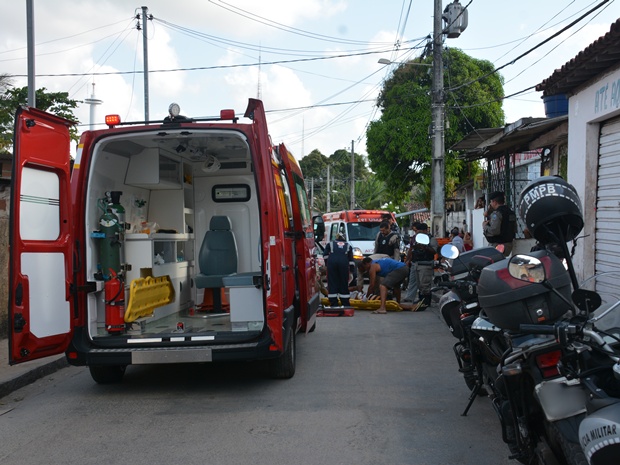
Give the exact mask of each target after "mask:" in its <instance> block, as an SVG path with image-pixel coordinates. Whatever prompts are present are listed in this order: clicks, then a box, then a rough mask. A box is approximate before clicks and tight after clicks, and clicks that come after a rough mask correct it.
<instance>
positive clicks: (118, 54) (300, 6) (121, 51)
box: [0, 0, 620, 158]
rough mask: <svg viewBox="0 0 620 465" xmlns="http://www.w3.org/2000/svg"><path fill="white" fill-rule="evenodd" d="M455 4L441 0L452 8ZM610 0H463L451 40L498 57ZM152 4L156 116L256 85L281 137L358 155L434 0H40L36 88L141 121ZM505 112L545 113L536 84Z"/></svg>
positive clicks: (558, 50)
mask: <svg viewBox="0 0 620 465" xmlns="http://www.w3.org/2000/svg"><path fill="white" fill-rule="evenodd" d="M6 3H8V2H5V4H4V5H3V14H2V16H1V17H0V30H1V31H2V33H1V34H0V73H8V74H12V75H15V76H16V77H15V78H14V79H13V82H14V84H15V85H17V86H24V85H26V82H27V81H26V77H25V75H26V73H27V60H26V56H27V55H26V6H25V3H26V2H25V1H23V2H10V4H6ZM448 3H451V2H448V1H447V0H444V1H443V7H445V6H446V5H448ZM601 3H604V2H603V0H597V1H590V0H575V1H570V0H545V1H540V0H539V1H534V0H521V1H519V2H509V1H503V0H471V1H469V0H461V4H462V5H463V6H467V7H468V10H469V25H468V28H467V30H465V32H464V33H463V34H462V35H461V37H459V38H457V39H447V40H446V42H445V46H449V47H457V48H460V49H462V50H464V51H465V52H467V53H468V54H469V55H471V56H473V57H476V58H480V59H487V60H490V61H491V62H493V63H494V65H495V66H496V67H499V66H502V65H505V64H507V63H510V62H511V61H512V60H514V59H515V58H517V57H518V56H520V55H521V54H523V53H525V52H526V51H528V50H529V49H531V48H532V47H534V46H536V45H537V44H539V43H540V42H542V41H543V40H545V39H546V38H547V37H549V36H551V35H552V34H554V33H555V32H557V31H559V30H560V29H562V28H563V27H564V26H566V25H568V24H569V23H571V22H572V21H574V20H576V19H577V18H578V17H579V16H581V15H583V14H585V13H586V12H587V11H588V10H590V9H591V8H593V7H595V6H596V5H599V4H601ZM142 5H145V6H147V7H148V13H149V14H151V15H153V18H154V19H153V21H149V22H148V25H147V36H148V39H149V40H148V49H149V69H150V70H151V71H165V72H152V73H151V74H150V78H149V81H150V93H149V100H150V117H151V119H162V118H163V117H164V116H165V115H166V111H167V108H168V105H169V103H171V102H173V101H174V102H177V103H179V104H180V106H181V108H182V112H183V114H185V115H188V116H213V115H217V114H219V110H220V109H223V108H233V109H235V111H236V112H238V113H242V112H243V111H244V110H245V107H246V105H247V99H248V98H250V97H252V98H255V97H257V96H258V94H259V88H260V97H261V98H262V100H263V101H264V102H265V107H266V109H267V110H268V112H269V113H268V118H269V124H270V132H271V136H272V139H273V141H274V142H275V143H278V142H282V141H283V142H285V143H286V144H287V145H288V146H289V149H290V150H291V151H292V152H293V153H294V154H295V155H296V156H297V157H298V158H301V156H303V155H306V154H308V153H309V152H310V151H312V150H313V149H318V150H320V151H321V152H322V153H323V154H325V155H330V154H331V153H333V152H334V151H335V150H337V149H340V148H345V149H350V147H351V143H352V141H353V142H354V144H355V150H356V152H358V153H362V154H366V147H365V128H366V126H367V125H368V123H369V122H370V121H372V120H373V119H377V118H378V117H379V116H380V114H379V113H378V112H377V109H376V107H375V106H374V99H375V98H376V96H377V93H378V91H379V90H380V88H381V83H382V81H383V80H384V79H385V78H386V77H387V76H389V73H390V72H391V70H392V66H389V65H388V66H386V65H381V64H378V63H377V61H378V60H379V59H380V58H388V59H391V60H393V61H402V60H405V59H408V58H412V57H416V56H418V55H419V54H420V53H421V51H422V48H423V46H424V44H425V37H427V36H428V35H429V34H431V33H432V24H433V17H432V15H433V0H424V1H419V0H383V1H380V2H379V1H370V0H356V1H354V0H349V1H347V0H304V1H303V2H301V1H290V0H289V1H287V0H262V1H251V0H243V1H234V0H226V1H221V0H212V1H208V0H177V1H174V2H170V1H163V0H150V1H146V2H142V3H140V4H138V3H137V4H135V5H131V4H130V3H129V2H127V1H126V0H116V1H114V0H108V1H105V0H98V1H93V0H54V1H53V2H52V1H45V0H34V7H35V42H36V43H37V46H36V54H37V61H36V73H37V74H38V75H39V76H38V77H37V80H36V86H37V87H46V88H47V89H48V90H50V91H69V92H70V95H71V97H72V98H75V99H78V100H83V99H85V98H87V97H89V96H90V94H91V92H92V83H93V82H94V83H95V93H96V97H97V98H99V99H101V100H103V102H104V103H103V104H102V105H100V106H99V107H97V116H98V118H97V119H98V120H99V121H103V116H104V115H105V114H109V113H118V114H120V115H121V117H122V118H123V119H124V120H143V119H144V103H143V95H144V91H143V77H142V74H141V73H136V74H132V73H131V72H132V71H142V62H143V60H142V47H143V44H142V34H141V32H139V31H138V30H137V29H136V27H135V26H136V24H137V21H136V20H135V19H134V16H135V14H136V13H140V12H141V6H142ZM618 18H620V1H619V0H615V1H614V0H610V1H608V2H607V3H605V4H604V5H603V6H602V7H601V8H599V9H598V10H597V11H596V12H595V13H593V14H591V15H589V16H588V17H587V18H585V19H584V20H582V21H580V22H579V23H578V24H576V25H575V26H573V27H572V28H571V29H569V30H568V31H566V32H565V33H564V34H562V35H561V36H558V37H557V38H555V39H553V40H552V41H550V42H549V43H548V44H547V45H545V46H543V47H541V48H539V49H537V50H536V51H534V52H532V53H530V54H529V55H527V56H526V57H525V58H522V59H520V60H518V61H517V62H515V63H514V64H512V65H509V66H507V67H505V68H503V69H502V71H501V74H502V75H503V76H504V78H505V86H504V89H505V93H506V95H510V94H513V93H515V92H519V91H521V90H523V89H526V88H528V87H532V86H534V85H536V84H538V83H539V82H541V81H542V80H544V79H546V78H548V77H549V76H550V75H551V73H553V71H554V70H555V69H557V68H560V67H561V66H562V65H563V64H565V63H566V62H567V61H568V60H570V59H571V58H573V57H574V56H575V55H577V53H579V52H580V51H581V50H583V49H584V48H585V47H587V46H588V45H589V44H590V43H592V42H593V41H594V40H596V39H597V38H598V37H600V36H601V35H604V34H605V33H606V32H608V31H609V28H610V25H611V24H612V23H613V22H614V21H616V20H617V19H618ZM396 44H398V45H396ZM335 56H337V57H336V58H334V57H335ZM259 62H260V63H261V66H260V67H259V66H258V65H257V64H258V63H259ZM190 68H192V69H193V68H195V69H193V70H189V69H190ZM180 69H183V70H182V71H170V70H180ZM119 72H122V73H124V74H119ZM259 72H260V73H259ZM89 73H90V74H89ZM93 73H107V74H104V75H95V74H93ZM59 74H70V76H59ZM259 74H260V78H259ZM504 110H505V112H506V120H507V123H511V122H514V121H516V120H518V119H519V118H522V117H528V116H535V117H541V116H544V108H543V104H542V101H541V99H540V93H537V92H534V91H531V92H529V93H526V94H522V95H519V96H517V97H514V98H511V99H507V100H505V102H504ZM77 116H78V118H79V119H80V121H81V122H82V123H84V125H83V126H80V127H81V128H82V129H86V126H87V123H88V122H89V108H88V106H87V105H81V106H80V108H79V109H78V111H77Z"/></svg>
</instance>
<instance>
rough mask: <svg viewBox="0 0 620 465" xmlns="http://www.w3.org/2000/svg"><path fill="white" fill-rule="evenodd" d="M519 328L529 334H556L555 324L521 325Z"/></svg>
mask: <svg viewBox="0 0 620 465" xmlns="http://www.w3.org/2000/svg"><path fill="white" fill-rule="evenodd" d="M519 330H521V331H522V332H524V333H528V334H555V326H554V325H519Z"/></svg>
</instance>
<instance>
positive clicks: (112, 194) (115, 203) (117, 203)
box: [105, 191, 127, 231]
mask: <svg viewBox="0 0 620 465" xmlns="http://www.w3.org/2000/svg"><path fill="white" fill-rule="evenodd" d="M121 195H123V193H122V192H121V191H109V192H106V193H105V196H106V199H107V201H108V207H109V208H110V210H112V213H114V214H115V215H116V216H117V218H118V224H119V225H120V226H121V228H122V229H123V231H124V230H125V229H127V228H126V226H125V208H124V207H123V206H122V205H121Z"/></svg>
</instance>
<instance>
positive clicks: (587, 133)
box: [568, 67, 620, 279]
mask: <svg viewBox="0 0 620 465" xmlns="http://www.w3.org/2000/svg"><path fill="white" fill-rule="evenodd" d="M568 112H569V113H568V182H570V183H571V184H572V185H573V186H575V188H576V189H577V192H578V193H579V197H580V198H581V201H582V203H583V209H584V222H585V226H584V230H583V232H582V234H581V235H582V236H584V235H585V236H586V237H585V238H584V239H582V240H580V241H579V243H578V247H577V250H576V253H575V257H574V260H573V261H574V264H575V271H576V273H577V276H578V278H581V279H583V278H585V277H588V276H591V275H593V274H594V241H595V237H594V233H595V228H594V224H595V215H596V213H595V206H596V181H597V171H598V144H599V131H600V124H601V122H603V121H605V120H608V119H609V118H612V117H614V116H617V115H618V114H620V68H618V67H617V68H616V69H615V70H613V71H611V72H609V73H606V74H601V75H600V77H598V78H597V79H596V81H593V82H592V83H591V84H589V85H587V86H584V87H583V88H581V89H579V90H578V92H576V93H575V95H573V96H571V97H570V98H569V100H568Z"/></svg>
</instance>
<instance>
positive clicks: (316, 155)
mask: <svg viewBox="0 0 620 465" xmlns="http://www.w3.org/2000/svg"><path fill="white" fill-rule="evenodd" d="M353 159H354V163H355V166H354V176H355V191H356V197H355V198H356V202H355V203H356V205H357V206H358V207H359V208H373V207H368V206H366V205H365V204H364V203H363V201H361V200H360V199H365V198H366V197H369V195H364V194H362V196H361V197H358V196H357V192H358V189H364V187H365V183H366V182H367V181H368V179H369V178H370V175H371V173H370V171H369V170H368V167H367V166H366V158H365V157H364V156H363V155H360V154H358V153H354V157H353ZM299 166H300V167H301V170H302V172H303V173H304V178H305V179H306V185H307V186H308V190H309V194H310V195H312V193H311V192H310V186H311V185H312V186H313V187H312V190H313V192H314V199H313V200H314V204H313V205H314V209H315V210H318V211H323V212H324V211H326V208H327V171H328V170H327V167H328V166H329V176H330V191H331V192H330V210H331V211H338V210H344V209H348V208H350V207H351V152H350V151H348V150H345V149H339V150H336V151H335V152H334V153H333V154H332V155H330V156H329V157H326V156H325V155H323V154H322V153H321V152H320V151H319V150H317V149H315V150H313V151H312V152H310V153H309V154H308V155H306V156H305V157H303V158H302V159H301V160H300V161H299ZM384 189H385V186H382V188H381V190H382V191H383V190H384ZM368 192H370V189H368ZM364 201H365V200H364Z"/></svg>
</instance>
